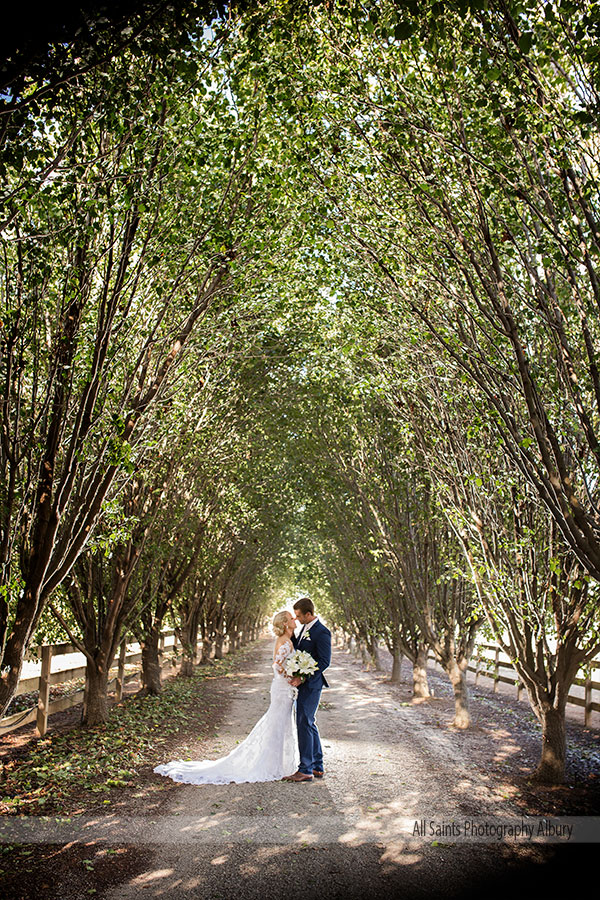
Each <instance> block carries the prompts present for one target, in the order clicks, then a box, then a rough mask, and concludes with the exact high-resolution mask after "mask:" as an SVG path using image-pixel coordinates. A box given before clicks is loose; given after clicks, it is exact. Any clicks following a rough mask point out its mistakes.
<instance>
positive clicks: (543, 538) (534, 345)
mask: <svg viewBox="0 0 600 900" xmlns="http://www.w3.org/2000/svg"><path fill="white" fill-rule="evenodd" d="M90 16H91V18H90V19H89V22H88V24H89V29H88V31H83V32H82V31H81V29H79V30H78V29H77V27H74V26H73V23H70V24H69V23H66V24H65V26H64V28H65V29H66V30H64V31H63V32H61V34H62V38H63V39H62V40H59V39H58V38H57V39H56V41H55V44H54V45H52V46H53V48H54V49H53V50H52V52H44V50H43V48H41V49H40V46H38V45H35V46H34V44H33V43H31V42H30V43H29V44H27V45H24V44H21V45H19V48H18V50H15V52H14V53H13V54H12V55H11V56H10V57H9V59H8V63H7V64H6V65H5V67H4V69H3V79H4V83H3V90H4V93H3V94H2V95H1V96H0V147H1V154H2V155H1V158H0V178H1V190H0V239H1V240H2V259H1V263H0V281H1V290H2V309H1V312H0V383H1V385H2V390H1V405H0V715H1V714H3V713H4V712H5V711H6V710H7V709H8V707H9V705H10V703H11V701H12V698H13V697H14V694H15V689H16V686H17V682H18V680H19V677H20V673H21V669H22V663H23V657H24V654H25V652H26V650H27V648H28V647H29V646H30V645H31V644H32V643H33V642H36V641H39V640H40V637H43V636H44V635H49V634H55V633H56V634H60V635H62V636H63V637H65V638H68V639H69V640H70V641H72V642H73V643H74V644H76V646H78V647H79V649H80V650H81V652H82V653H84V654H85V657H86V660H87V669H88V697H87V702H86V709H85V721H86V722H87V723H89V724H94V723H97V722H102V721H104V720H105V718H106V716H107V714H108V704H107V689H106V684H107V677H108V672H109V669H110V666H111V665H112V662H113V660H114V657H115V653H116V652H117V648H118V646H119V644H120V642H121V641H122V639H123V637H124V636H125V635H131V636H134V637H135V639H136V640H139V641H140V643H141V645H142V651H143V686H144V690H145V691H147V692H148V693H157V692H158V691H160V675H159V667H158V640H159V634H160V631H161V629H162V628H163V627H164V625H165V624H167V623H168V624H172V625H173V626H174V627H175V628H176V631H177V634H178V637H179V639H180V641H181V643H182V646H183V649H184V664H183V667H182V676H183V677H185V676H186V675H189V674H190V673H191V671H192V670H193V666H194V665H195V664H196V663H197V662H199V661H201V660H202V659H204V660H206V659H208V658H209V657H210V655H211V653H213V654H215V655H217V656H219V655H220V654H221V653H222V652H223V643H224V640H225V637H228V638H229V639H230V640H231V641H232V644H233V646H237V644H238V642H239V641H240V640H246V639H247V638H248V636H249V635H251V634H255V633H256V631H257V629H258V628H259V627H261V626H262V625H263V624H264V622H265V621H266V617H267V615H268V614H270V612H271V611H272V609H273V604H274V602H275V601H276V600H277V601H279V600H280V598H281V597H282V596H283V593H285V588H286V586H291V587H293V586H294V585H295V584H299V585H302V586H304V587H305V588H306V589H308V590H309V591H311V592H312V593H314V594H315V597H316V598H319V602H320V606H321V607H322V608H323V610H326V612H327V617H328V619H329V620H330V621H331V623H332V624H333V625H334V626H335V627H336V628H339V629H341V630H342V631H343V632H344V633H345V634H346V636H347V637H349V636H352V637H353V638H354V639H356V640H357V641H358V642H359V643H360V645H361V646H363V647H364V649H365V653H366V654H367V655H368V656H370V657H372V658H373V660H374V661H375V662H377V654H378V645H380V644H381V645H384V646H386V647H387V648H388V649H389V651H390V653H391V654H392V656H393V659H394V670H393V673H392V679H393V680H396V679H397V678H399V671H400V660H401V658H402V657H403V656H404V657H406V658H407V659H409V660H410V661H411V663H412V665H413V671H414V678H413V684H414V695H415V699H419V700H426V698H427V696H428V692H429V691H428V684H427V666H426V660H427V656H428V654H429V653H431V654H433V656H434V657H435V659H436V660H437V661H438V662H439V664H440V665H441V666H442V667H443V668H444V670H445V672H446V673H447V675H448V678H449V680H450V682H451V685H452V688H453V692H454V699H455V717H454V726H455V727H457V728H466V727H468V726H469V722H470V717H469V691H468V686H467V681H466V670H467V666H468V665H469V660H470V658H471V656H472V654H473V652H474V648H475V641H476V639H477V638H478V636H480V635H483V634H485V635H487V636H488V637H490V638H493V640H495V641H496V642H497V643H498V645H499V646H501V647H502V648H503V649H504V650H505V651H506V652H507V653H508V654H509V656H510V658H511V660H512V661H513V664H514V666H515V669H516V671H517V673H518V675H519V678H520V679H521V681H522V682H523V684H524V685H525V688H526V690H527V693H528V696H529V700H530V702H531V706H532V709H533V711H534V712H535V714H536V716H537V718H538V719H539V722H540V725H541V732H542V741H541V754H540V762H539V766H538V768H537V770H536V772H535V777H537V778H539V779H540V780H542V781H551V782H552V781H560V780H562V779H563V778H564V776H565V766H566V741H565V703H566V698H567V695H568V693H569V688H570V686H571V685H572V683H573V680H574V678H575V677H576V674H577V671H578V670H579V668H580V667H581V666H582V665H584V664H585V663H586V662H589V660H590V659H592V658H593V657H594V656H595V655H596V654H597V653H598V651H599V650H600V615H599V611H598V595H599V591H600V588H599V582H600V513H599V508H598V503H599V488H600V485H599V476H600V442H599V440H598V438H599V436H600V375H599V370H598V360H597V355H598V347H599V341H600V315H599V313H600V287H599V280H598V278H599V276H598V265H599V260H600V232H599V227H600V226H599V225H598V215H599V209H598V206H599V200H600V198H599V193H598V181H597V179H598V177H599V174H600V173H599V172H598V162H599V151H600V148H599V146H598V116H599V110H600V106H599V97H598V78H599V68H598V67H599V63H600V49H599V48H600V42H599V41H598V36H599V30H600V6H599V4H597V3H595V2H592V0H584V2H577V3H575V2H571V0H550V2H541V0H523V2H512V0H486V2H484V0H481V2H476V0H449V2H445V3H439V2H430V0H426V2H416V0H415V2H408V0H407V2H402V3H398V2H395V3H394V2H391V0H377V2H365V3H358V2H355V0H347V2H342V0H338V2H331V3H319V2H312V3H311V2H306V3H299V2H294V0H289V2H283V3H279V4H276V3H270V2H265V3H264V4H261V5H252V4H241V5H238V6H231V7H227V8H226V7H223V8H221V7H220V6H216V5H215V6H212V5H210V4H208V3H207V4H200V5H198V4H186V3H184V2H178V3H174V4H171V5H169V6H163V4H158V3H156V4H151V3H148V4H144V3H131V4H130V5H129V6H128V7H127V8H126V9H125V10H124V11H123V12H122V18H120V19H118V20H114V21H113V20H111V19H110V18H109V19H108V20H106V21H102V22H97V21H96V20H95V19H94V17H93V16H94V14H93V11H92V12H90ZM90 35H92V36H93V37H94V39H93V40H92V39H91V38H90ZM42 43H43V42H42ZM282 592H283V593H282ZM53 629H54V630H55V629H59V631H54V630H53ZM199 638H202V648H203V652H202V655H201V657H200V659H197V658H196V646H197V644H198V639H199Z"/></svg>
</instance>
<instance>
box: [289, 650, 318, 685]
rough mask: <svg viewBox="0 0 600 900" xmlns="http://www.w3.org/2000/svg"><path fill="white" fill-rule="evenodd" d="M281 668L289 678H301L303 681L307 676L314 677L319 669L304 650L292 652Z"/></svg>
mask: <svg viewBox="0 0 600 900" xmlns="http://www.w3.org/2000/svg"><path fill="white" fill-rule="evenodd" d="M283 668H284V669H285V671H286V673H287V674H288V675H289V676H290V678H301V679H302V681H305V680H306V679H307V678H308V676H309V675H314V674H315V672H316V671H317V669H318V668H319V667H318V665H317V662H316V660H315V659H313V657H312V656H311V655H310V653H307V652H306V650H294V652H293V653H290V655H289V656H288V658H287V659H286V661H285V663H284V664H283Z"/></svg>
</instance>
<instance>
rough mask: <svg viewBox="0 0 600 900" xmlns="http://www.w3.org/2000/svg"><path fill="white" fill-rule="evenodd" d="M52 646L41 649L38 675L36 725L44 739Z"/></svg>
mask: <svg viewBox="0 0 600 900" xmlns="http://www.w3.org/2000/svg"><path fill="white" fill-rule="evenodd" d="M53 649H54V646H53V645H52V644H44V646H43V647H42V671H41V674H40V690H39V696H38V711H37V719H36V725H37V730H38V734H39V736H40V737H44V735H45V734H46V729H47V727H48V702H49V700H50V663H51V660H52V651H53Z"/></svg>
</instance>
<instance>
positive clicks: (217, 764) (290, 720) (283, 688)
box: [154, 610, 300, 784]
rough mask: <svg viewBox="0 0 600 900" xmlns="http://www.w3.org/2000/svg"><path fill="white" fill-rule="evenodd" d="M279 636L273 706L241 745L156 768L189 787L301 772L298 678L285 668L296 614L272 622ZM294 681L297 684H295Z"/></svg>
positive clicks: (274, 778) (284, 614) (269, 778)
mask: <svg viewBox="0 0 600 900" xmlns="http://www.w3.org/2000/svg"><path fill="white" fill-rule="evenodd" d="M272 627H273V631H274V633H275V634H276V635H277V640H276V641H275V646H274V648H273V681H272V682H271V703H270V705H269V708H268V710H267V711H266V713H265V714H264V716H263V717H262V718H261V719H259V721H258V722H257V723H256V725H255V726H254V728H253V729H252V731H251V732H250V734H249V735H248V737H247V738H245V739H244V740H243V741H242V743H241V744H238V745H237V747H234V749H233V750H232V751H231V753H228V754H227V756H222V757H221V758H220V759H214V760H211V759H204V760H188V761H186V760H183V759H176V760H173V761H172V762H168V763H163V764H162V765H160V766H156V768H155V769H154V771H155V772H157V773H158V774H159V775H167V776H168V777H169V778H172V779H173V781H181V782H184V783H185V784H229V782H231V781H234V782H236V783H237V784H239V783H240V782H244V781H278V780H279V779H281V778H283V776H284V775H291V774H292V773H293V772H295V771H296V770H297V769H298V765H299V763H300V752H299V749H298V732H297V730H296V706H295V703H294V701H295V699H296V697H297V695H298V690H297V688H296V687H295V686H294V685H295V683H297V681H298V679H291V678H290V677H289V676H288V675H286V673H285V671H284V669H283V664H284V663H285V661H286V659H287V658H288V656H289V655H290V653H293V651H294V648H293V646H292V639H291V638H292V634H293V633H294V628H295V627H296V619H295V618H294V616H293V615H292V614H291V613H289V612H287V610H283V611H282V612H278V613H277V614H276V615H275V617H274V619H273V626H272ZM292 682H294V684H293V683H292Z"/></svg>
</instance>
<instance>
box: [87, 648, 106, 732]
mask: <svg viewBox="0 0 600 900" xmlns="http://www.w3.org/2000/svg"><path fill="white" fill-rule="evenodd" d="M107 719H108V665H107V663H106V660H104V659H103V658H102V657H101V656H98V657H97V658H96V659H95V660H94V662H93V663H92V662H90V660H89V659H88V661H87V667H86V695H85V699H84V704H83V722H84V724H85V725H101V724H103V723H104V722H106V721H107Z"/></svg>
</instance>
